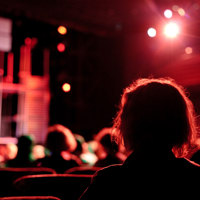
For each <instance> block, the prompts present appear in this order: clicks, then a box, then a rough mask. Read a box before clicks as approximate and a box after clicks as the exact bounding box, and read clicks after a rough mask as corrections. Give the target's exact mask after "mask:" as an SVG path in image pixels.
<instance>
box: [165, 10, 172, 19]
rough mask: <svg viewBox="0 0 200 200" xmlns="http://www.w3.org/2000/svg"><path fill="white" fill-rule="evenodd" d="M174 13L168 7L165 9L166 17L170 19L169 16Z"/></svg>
mask: <svg viewBox="0 0 200 200" xmlns="http://www.w3.org/2000/svg"><path fill="white" fill-rule="evenodd" d="M172 15H173V13H172V11H171V10H169V9H167V10H165V11H164V16H165V17H166V18H168V19H169V18H171V17H172Z"/></svg>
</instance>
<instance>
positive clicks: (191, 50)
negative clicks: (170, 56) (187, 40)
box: [185, 47, 193, 54]
mask: <svg viewBox="0 0 200 200" xmlns="http://www.w3.org/2000/svg"><path fill="white" fill-rule="evenodd" d="M192 52H193V49H192V47H186V48H185V53H186V54H192Z"/></svg>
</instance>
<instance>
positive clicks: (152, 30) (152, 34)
mask: <svg viewBox="0 0 200 200" xmlns="http://www.w3.org/2000/svg"><path fill="white" fill-rule="evenodd" d="M147 34H148V36H149V37H155V36H156V29H155V28H149V29H148V30H147Z"/></svg>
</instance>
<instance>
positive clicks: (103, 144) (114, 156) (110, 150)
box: [95, 128, 124, 167]
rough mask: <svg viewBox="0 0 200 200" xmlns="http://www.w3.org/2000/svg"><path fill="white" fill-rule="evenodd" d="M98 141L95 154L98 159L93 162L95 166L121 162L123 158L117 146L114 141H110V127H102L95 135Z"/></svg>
mask: <svg viewBox="0 0 200 200" xmlns="http://www.w3.org/2000/svg"><path fill="white" fill-rule="evenodd" d="M95 140H96V141H97V142H98V144H99V145H98V146H99V147H98V151H97V155H98V157H99V159H98V161H97V162H96V163H95V166H96V167H106V166H108V165H112V164H121V163H122V162H123V161H124V159H123V157H122V154H121V153H120V152H119V146H118V144H117V143H116V142H115V141H112V129H111V128H103V129H102V130H101V131H99V133H97V135H96V136H95Z"/></svg>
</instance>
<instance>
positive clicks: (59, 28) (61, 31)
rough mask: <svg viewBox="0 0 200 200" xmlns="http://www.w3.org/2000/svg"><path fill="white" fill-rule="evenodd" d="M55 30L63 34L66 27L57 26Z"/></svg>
mask: <svg viewBox="0 0 200 200" xmlns="http://www.w3.org/2000/svg"><path fill="white" fill-rule="evenodd" d="M57 30H58V33H60V34H61V35H65V34H66V33H67V28H66V27H64V26H59V27H58V29H57Z"/></svg>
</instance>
